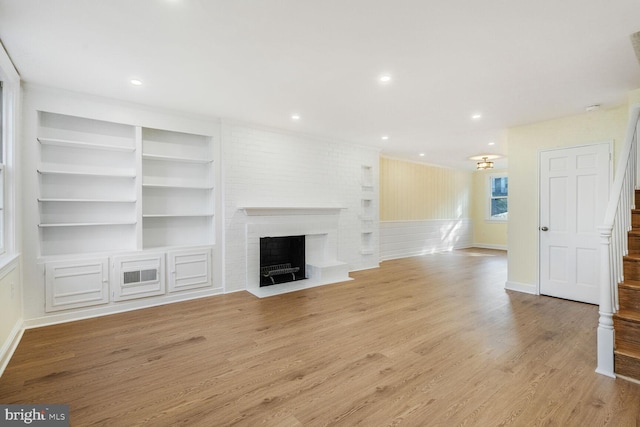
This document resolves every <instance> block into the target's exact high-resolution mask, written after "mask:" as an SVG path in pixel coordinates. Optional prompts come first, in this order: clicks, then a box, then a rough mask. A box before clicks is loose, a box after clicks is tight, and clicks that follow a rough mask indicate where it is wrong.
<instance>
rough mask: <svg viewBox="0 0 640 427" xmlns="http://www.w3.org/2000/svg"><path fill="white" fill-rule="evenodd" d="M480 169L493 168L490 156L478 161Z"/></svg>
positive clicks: (477, 164)
mask: <svg viewBox="0 0 640 427" xmlns="http://www.w3.org/2000/svg"><path fill="white" fill-rule="evenodd" d="M476 166H477V169H478V170H484V169H493V162H490V161H489V157H483V158H482V160H481V161H479V162H478V163H476Z"/></svg>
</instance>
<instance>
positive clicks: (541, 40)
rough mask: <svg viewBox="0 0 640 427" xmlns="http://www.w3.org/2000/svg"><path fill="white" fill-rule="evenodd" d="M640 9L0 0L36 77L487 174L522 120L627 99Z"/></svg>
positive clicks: (7, 39) (405, 1)
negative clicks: (486, 162)
mask: <svg viewBox="0 0 640 427" xmlns="http://www.w3.org/2000/svg"><path fill="white" fill-rule="evenodd" d="M639 18H640V1H638V0H610V1H602V0H560V1H559V0H536V1H518V0H485V1H477V0H315V1H312V0H46V1H45V0H0V40H2V42H3V44H4V46H5V48H6V50H7V51H8V53H9V55H10V56H11V58H12V60H13V62H14V64H15V66H16V68H17V69H18V72H19V73H20V74H21V76H22V78H23V79H24V80H25V81H26V82H28V83H34V84H41V85H46V86H51V87H58V88H64V89H70V90H73V91H79V92H85V93H90V94H96V95H103V96H107V97H112V98H117V99H122V100H127V101H133V102H138V103H142V104H147V105H154V106H160V107H163V108H170V109H174V110H180V111H186V112H190V113H197V114H199V115H207V116H215V117H225V118H232V119H240V120H245V121H250V122H254V123H259V124H264V125H269V126H274V127H277V128H283V129H289V130H295V131H300V132H304V133H308V134H314V135H322V136H329V137H334V138H339V139H342V140H345V141H348V142H350V143H355V144H361V145H362V144H365V145H372V146H376V147H381V149H382V153H383V154H385V155H388V156H392V157H399V158H404V159H409V160H414V161H424V162H426V163H432V164H439V165H444V166H450V167H456V168H466V169H473V167H474V162H473V161H471V160H468V157H470V156H474V155H477V154H482V153H485V152H488V153H497V154H502V155H505V156H506V155H508V153H507V146H506V140H505V129H506V128H507V127H510V126H515V125H521V124H526V123H531V122H536V121H540V120H545V119H549V118H556V117H561V116H566V115H572V114H578V113H582V112H584V109H585V107H586V106H588V105H591V104H602V106H603V108H610V107H614V106H618V105H621V104H623V103H625V102H626V95H627V93H628V91H629V90H632V89H636V88H638V87H640V66H638V63H637V60H636V58H635V56H634V53H633V50H632V47H631V43H630V40H629V35H630V34H631V33H634V32H636V31H638V30H640V19H639ZM384 73H389V74H390V75H391V76H392V78H393V80H392V81H391V82H390V83H388V84H386V85H382V84H380V83H379V82H378V80H377V79H378V78H379V76H380V75H382V74H384ZM132 78H138V79H140V80H142V81H143V82H144V84H143V85H142V86H139V87H135V86H132V85H131V84H130V83H129V81H130V80H131V79H132ZM475 112H480V113H482V115H483V117H482V119H480V120H476V121H474V120H471V118H470V116H471V114H472V113H475ZM292 113H298V114H300V116H301V119H300V120H299V121H297V122H294V121H292V120H291V119H290V116H291V114H292ZM384 134H386V135H389V139H388V140H387V141H382V140H381V136H382V135H384ZM491 141H493V142H495V143H496V144H495V145H494V146H492V147H491V146H488V145H487V144H488V143H489V142H491ZM420 152H424V153H426V156H425V157H419V156H418V153H420ZM504 164H505V163H504V162H502V163H499V162H498V166H501V165H504Z"/></svg>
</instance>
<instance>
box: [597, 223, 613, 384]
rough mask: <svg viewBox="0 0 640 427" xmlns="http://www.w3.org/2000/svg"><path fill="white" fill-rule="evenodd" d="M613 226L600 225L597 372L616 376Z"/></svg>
mask: <svg viewBox="0 0 640 427" xmlns="http://www.w3.org/2000/svg"><path fill="white" fill-rule="evenodd" d="M612 230H613V226H610V225H605V226H601V227H598V232H599V233H600V280H599V282H600V310H599V313H600V319H599V320H598V367H597V368H596V372H597V373H599V374H602V375H607V376H609V377H613V378H615V377H616V374H615V373H614V369H613V357H614V356H613V349H614V338H615V331H614V330H613V293H612V292H613V288H612V286H615V284H612V283H611V264H610V262H611V261H610V256H609V246H610V244H611V232H612Z"/></svg>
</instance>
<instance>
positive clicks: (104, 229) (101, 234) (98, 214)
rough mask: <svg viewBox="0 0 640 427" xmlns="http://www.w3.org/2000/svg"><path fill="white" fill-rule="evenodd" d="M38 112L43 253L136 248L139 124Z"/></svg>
mask: <svg viewBox="0 0 640 427" xmlns="http://www.w3.org/2000/svg"><path fill="white" fill-rule="evenodd" d="M38 115H39V117H38V120H39V127H38V138H37V140H38V142H39V144H40V151H39V152H40V162H39V165H38V168H37V172H38V180H39V190H40V195H39V197H38V208H39V217H40V222H39V224H38V227H39V229H40V241H41V245H40V254H41V255H43V256H48V255H67V254H72V253H87V252H99V251H104V250H132V249H135V248H136V242H135V233H132V230H133V229H135V226H136V223H137V220H136V205H135V200H136V197H135V185H136V168H135V128H134V127H133V126H128V125H123V124H118V123H111V122H105V121H100V120H93V119H87V118H80V117H74V116H68V115H63V114H56V113H49V112H39V113H38ZM124 200H126V201H127V202H126V203H123V201H124Z"/></svg>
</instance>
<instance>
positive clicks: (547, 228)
mask: <svg viewBox="0 0 640 427" xmlns="http://www.w3.org/2000/svg"><path fill="white" fill-rule="evenodd" d="M540 230H542V231H549V227H540Z"/></svg>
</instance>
